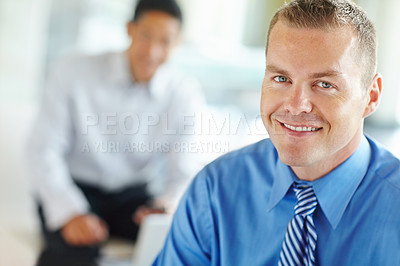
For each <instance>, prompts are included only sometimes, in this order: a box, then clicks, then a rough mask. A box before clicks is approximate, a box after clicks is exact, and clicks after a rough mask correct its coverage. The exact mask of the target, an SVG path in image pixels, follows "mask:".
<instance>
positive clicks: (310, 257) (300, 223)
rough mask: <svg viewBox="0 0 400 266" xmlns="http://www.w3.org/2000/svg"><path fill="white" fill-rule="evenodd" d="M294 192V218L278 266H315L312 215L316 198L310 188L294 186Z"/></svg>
mask: <svg viewBox="0 0 400 266" xmlns="http://www.w3.org/2000/svg"><path fill="white" fill-rule="evenodd" d="M294 192H295V193H296V197H297V203H296V206H295V207H294V217H293V219H292V220H291V221H290V222H289V225H288V227H287V230H286V234H285V240H284V241H283V244H282V250H281V253H280V257H279V264H278V265H279V266H281V265H290V266H292V265H307V266H308V265H315V257H314V252H315V247H316V244H317V232H316V230H315V226H314V220H313V218H312V215H313V213H314V211H315V208H316V207H317V205H318V202H317V197H316V196H315V194H314V190H313V189H312V187H310V186H300V185H296V184H295V185H294Z"/></svg>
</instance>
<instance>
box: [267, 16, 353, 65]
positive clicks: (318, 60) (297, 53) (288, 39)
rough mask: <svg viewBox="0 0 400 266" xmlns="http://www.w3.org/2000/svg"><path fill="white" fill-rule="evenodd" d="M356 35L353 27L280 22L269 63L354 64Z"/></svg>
mask: <svg viewBox="0 0 400 266" xmlns="http://www.w3.org/2000/svg"><path fill="white" fill-rule="evenodd" d="M356 43H357V42H356V35H355V33H354V32H353V30H352V29H351V28H350V27H340V28H333V29H329V30H328V29H315V28H311V29H309V28H298V27H294V26H289V25H287V24H285V23H284V22H282V21H278V22H277V23H276V25H275V26H274V27H273V28H272V30H271V32H270V35H269V40H268V47H267V51H266V53H267V64H269V63H271V62H273V63H274V64H275V63H277V62H280V63H289V64H290V66H291V67H293V68H294V69H296V68H301V69H304V68H307V67H311V68H312V67H315V68H321V67H323V65H326V67H331V68H332V67H343V64H353V63H354V62H353V61H354V55H355V54H356V53H354V52H355V48H356Z"/></svg>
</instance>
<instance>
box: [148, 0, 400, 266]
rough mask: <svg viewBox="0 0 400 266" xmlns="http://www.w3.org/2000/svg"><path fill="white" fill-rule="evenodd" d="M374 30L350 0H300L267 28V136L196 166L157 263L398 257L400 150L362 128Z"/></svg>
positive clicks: (372, 91) (375, 81)
mask: <svg viewBox="0 0 400 266" xmlns="http://www.w3.org/2000/svg"><path fill="white" fill-rule="evenodd" d="M381 90H382V78H381V76H380V75H379V74H376V37H375V30H374V27H373V25H372V23H371V22H370V20H369V19H368V18H367V16H366V14H365V13H364V11H362V10H361V9H360V8H359V7H358V6H356V5H355V4H354V3H352V2H350V1H345V0H294V1H292V2H290V3H288V4H286V5H284V6H283V7H282V8H281V9H279V10H278V11H277V13H276V14H275V16H274V17H273V19H272V21H271V24H270V29H269V32H268V41H267V48H266V71H265V77H264V81H263V84H262V96H261V116H262V119H263V122H264V125H265V127H266V129H267V131H268V133H269V135H270V139H267V140H263V141H261V142H259V143H256V144H254V145H251V146H248V147H245V148H243V149H241V150H238V151H235V152H232V153H230V154H227V155H225V156H223V157H221V158H219V159H218V160H216V161H215V162H213V163H211V164H210V165H208V166H207V167H205V168H204V169H203V170H202V171H201V172H200V173H199V174H198V176H197V177H196V178H195V180H194V182H193V183H192V185H191V186H190V188H189V190H188V191H187V192H186V194H185V196H184V197H183V199H182V201H181V203H180V206H179V208H178V210H177V212H176V214H175V218H174V221H173V224H172V227H171V231H170V233H169V236H168V238H167V240H166V243H165V247H164V249H163V250H162V251H161V253H160V255H159V256H158V258H157V260H156V262H155V263H154V264H155V265H174V266H175V265H400V253H399V252H398V250H399V249H400V227H399V224H400V212H398V211H396V208H397V206H399V204H400V161H399V160H398V159H397V158H395V157H394V156H393V155H392V154H391V153H389V152H388V151H386V150H385V149H384V148H382V147H381V146H380V145H379V144H377V143H376V142H375V141H374V140H372V139H370V138H368V137H366V136H364V134H363V123H364V119H365V117H367V116H368V115H370V114H371V113H373V112H374V111H375V110H376V108H377V106H378V104H379V100H380V96H381Z"/></svg>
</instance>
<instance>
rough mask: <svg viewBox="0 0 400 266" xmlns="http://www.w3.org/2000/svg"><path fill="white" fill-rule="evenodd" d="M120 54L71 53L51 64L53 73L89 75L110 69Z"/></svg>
mask: <svg viewBox="0 0 400 266" xmlns="http://www.w3.org/2000/svg"><path fill="white" fill-rule="evenodd" d="M119 56H120V54H119V53H103V54H93V55H91V54H82V53H71V54H68V55H65V56H62V57H60V58H59V59H57V60H55V61H54V63H52V64H51V70H50V73H51V72H61V73H63V74H64V75H67V76H68V74H70V75H87V74H88V73H87V72H93V71H102V70H103V69H106V68H108V67H110V65H112V64H113V61H115V60H116V58H118V57H119Z"/></svg>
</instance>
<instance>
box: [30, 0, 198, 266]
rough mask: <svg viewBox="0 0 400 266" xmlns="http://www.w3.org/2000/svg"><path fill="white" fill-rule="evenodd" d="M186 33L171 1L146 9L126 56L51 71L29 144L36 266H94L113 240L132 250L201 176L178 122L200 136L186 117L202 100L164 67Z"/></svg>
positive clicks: (69, 63)
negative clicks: (144, 227) (150, 218)
mask: <svg viewBox="0 0 400 266" xmlns="http://www.w3.org/2000/svg"><path fill="white" fill-rule="evenodd" d="M181 24H182V14H181V11H180V8H179V7H178V5H177V3H176V2H175V1H173V0H142V1H140V2H139V3H138V5H137V7H136V10H135V14H134V18H133V19H132V21H131V22H129V23H128V26H127V27H128V34H129V36H130V37H131V44H130V46H129V48H128V50H127V51H124V52H121V53H106V54H101V55H96V56H73V57H69V58H66V59H65V60H63V61H61V62H59V63H58V64H57V65H56V66H55V67H54V68H53V69H52V70H51V72H50V73H51V74H50V76H49V78H48V81H47V86H46V89H45V92H44V99H43V103H42V107H41V110H40V112H39V116H38V120H37V123H36V124H35V126H34V130H33V132H32V135H31V138H30V141H29V163H30V167H29V169H30V172H31V175H32V178H33V188H34V192H35V195H36V198H37V201H38V204H39V214H40V218H41V223H42V230H43V233H44V237H45V247H44V250H43V252H42V254H41V256H40V258H39V261H38V265H52V266H54V265H96V259H97V257H98V255H99V246H100V244H101V243H103V242H104V241H105V240H107V238H108V236H109V235H116V236H120V237H124V238H128V239H132V240H135V238H136V235H137V230H138V226H139V225H140V223H141V222H142V220H143V218H144V217H145V216H146V215H148V214H150V213H159V212H164V211H165V208H167V207H170V206H173V205H174V202H176V200H177V198H179V195H180V194H179V192H180V191H182V189H184V188H185V185H186V184H187V182H188V179H189V177H190V176H191V175H192V174H193V173H194V171H196V167H195V166H196V164H195V163H194V162H193V161H191V160H190V156H189V155H188V154H184V153H183V152H181V150H179V147H180V145H179V144H180V143H183V142H187V141H190V137H191V136H190V134H188V132H182V121H183V120H185V123H186V124H185V125H184V127H185V128H187V127H190V126H193V127H194V120H193V121H192V122H193V123H189V124H188V122H187V115H188V114H192V115H193V113H194V111H196V110H198V109H199V108H200V107H201V105H202V94H201V92H200V88H199V86H198V84H197V83H196V82H195V81H194V80H191V79H188V78H186V77H183V76H181V75H180V74H178V73H176V72H175V71H174V70H172V69H171V68H169V67H168V66H167V65H165V64H164V63H165V62H166V60H167V58H168V55H169V54H170V52H171V50H172V48H173V47H174V46H175V45H176V44H177V42H178V39H179V35H180V30H181ZM185 115H186V116H185ZM189 131H190V130H189ZM190 132H193V131H190ZM190 132H189V133H190Z"/></svg>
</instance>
